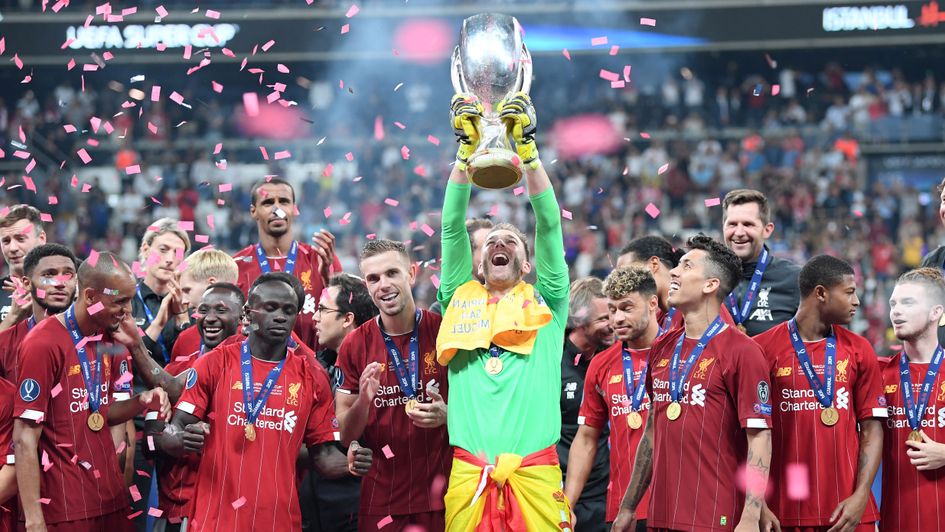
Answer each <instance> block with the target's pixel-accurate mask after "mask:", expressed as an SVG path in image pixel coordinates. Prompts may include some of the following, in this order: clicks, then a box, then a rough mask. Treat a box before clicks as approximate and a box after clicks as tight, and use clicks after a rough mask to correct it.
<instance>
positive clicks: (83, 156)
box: [75, 148, 92, 164]
mask: <svg viewBox="0 0 945 532" xmlns="http://www.w3.org/2000/svg"><path fill="white" fill-rule="evenodd" d="M75 154H76V155H78V156H79V159H82V163H83V164H89V163H90V162H92V156H90V155H89V152H87V151H85V148H79V151H77V152H75Z"/></svg>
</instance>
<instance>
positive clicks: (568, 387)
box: [564, 382, 578, 399]
mask: <svg viewBox="0 0 945 532" xmlns="http://www.w3.org/2000/svg"><path fill="white" fill-rule="evenodd" d="M577 385H578V383H576V382H568V383H566V384H565V385H564V392H565V395H566V397H567V399H574V394H575V393H576V392H577Z"/></svg>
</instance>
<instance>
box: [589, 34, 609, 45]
mask: <svg viewBox="0 0 945 532" xmlns="http://www.w3.org/2000/svg"><path fill="white" fill-rule="evenodd" d="M605 44H607V36H606V35H605V36H603V37H594V38H592V39H591V46H603V45H605Z"/></svg>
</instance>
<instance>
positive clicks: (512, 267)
mask: <svg viewBox="0 0 945 532" xmlns="http://www.w3.org/2000/svg"><path fill="white" fill-rule="evenodd" d="M495 268H501V269H505V271H504V272H502V275H501V276H500V277H498V278H497V277H495V276H494V273H495ZM482 272H483V279H484V280H485V281H486V284H487V285H488V284H489V281H492V282H493V283H494V282H495V281H514V282H515V283H518V281H519V280H521V279H522V261H521V259H519V258H518V255H515V254H513V255H512V258H511V260H510V261H509V263H508V264H506V265H505V266H495V265H493V264H492V262H491V261H490V260H489V259H485V260H484V261H483V263H482ZM515 283H513V284H515Z"/></svg>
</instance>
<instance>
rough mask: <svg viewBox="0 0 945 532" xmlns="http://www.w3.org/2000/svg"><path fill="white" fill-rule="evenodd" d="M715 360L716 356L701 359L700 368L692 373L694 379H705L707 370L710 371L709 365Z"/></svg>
mask: <svg viewBox="0 0 945 532" xmlns="http://www.w3.org/2000/svg"><path fill="white" fill-rule="evenodd" d="M713 362H715V357H712V358H705V359H702V360H700V361H699V368H698V369H696V372H695V373H693V374H692V378H693V379H700V380H701V379H705V374H706V371H708V369H709V366H711V365H712V363H713Z"/></svg>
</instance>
